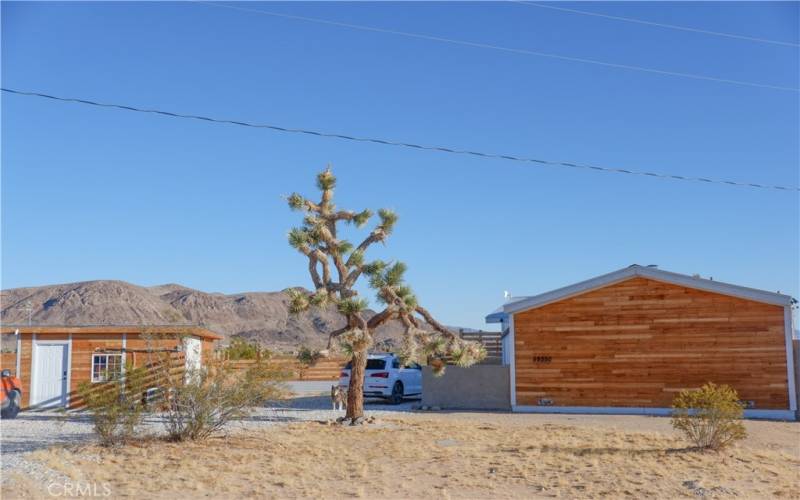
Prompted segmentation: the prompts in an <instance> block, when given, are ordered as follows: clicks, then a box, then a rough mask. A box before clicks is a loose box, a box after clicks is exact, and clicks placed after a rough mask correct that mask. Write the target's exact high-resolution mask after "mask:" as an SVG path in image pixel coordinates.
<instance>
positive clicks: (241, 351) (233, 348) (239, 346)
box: [225, 337, 272, 360]
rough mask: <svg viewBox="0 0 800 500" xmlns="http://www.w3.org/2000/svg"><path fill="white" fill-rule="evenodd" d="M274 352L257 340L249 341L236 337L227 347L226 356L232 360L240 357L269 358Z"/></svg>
mask: <svg viewBox="0 0 800 500" xmlns="http://www.w3.org/2000/svg"><path fill="white" fill-rule="evenodd" d="M271 356H272V353H271V352H270V351H269V350H267V349H264V348H262V347H261V346H260V345H258V344H257V343H255V342H248V341H247V340H245V339H242V338H238V337H234V338H233V339H231V343H230V345H229V346H228V347H227V348H225V358H227V359H230V360H238V359H269V358H270V357H271Z"/></svg>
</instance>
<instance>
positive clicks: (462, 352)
mask: <svg viewBox="0 0 800 500" xmlns="http://www.w3.org/2000/svg"><path fill="white" fill-rule="evenodd" d="M335 185H336V178H335V177H334V176H333V173H331V171H330V169H327V170H325V171H324V172H322V173H320V174H319V175H318V176H317V186H318V187H319V189H320V191H322V195H321V197H320V200H319V201H318V202H315V201H312V200H309V199H307V198H305V197H303V196H301V195H300V194H297V193H293V194H292V195H291V196H289V197H288V200H287V201H288V202H289V207H290V208H292V209H293V210H300V211H302V212H303V213H304V217H303V225H302V226H300V227H296V228H294V229H292V230H291V231H290V232H289V244H290V245H291V246H293V247H294V248H295V249H297V251H298V252H300V253H301V254H303V255H304V256H305V257H306V258H307V259H308V271H309V274H310V275H311V280H312V281H313V283H314V288H315V290H314V291H313V292H306V291H303V290H297V289H291V290H289V291H288V293H289V296H290V299H291V303H290V311H291V312H292V313H294V314H298V313H301V312H303V311H305V310H307V309H308V308H309V307H328V306H336V308H337V309H338V310H339V312H340V313H341V314H342V315H343V316H344V317H345V318H346V319H347V325H346V326H345V327H343V328H340V329H339V330H336V331H334V332H331V333H330V336H329V338H328V349H330V348H331V347H332V341H333V339H334V338H336V339H338V342H339V344H340V345H341V346H342V347H343V348H345V349H346V350H348V351H349V352H350V353H351V354H352V360H351V365H350V366H351V368H350V387H349V390H348V393H347V415H346V419H348V420H350V421H351V422H353V421H355V420H356V419H357V418H359V417H362V416H363V415H364V372H365V370H366V367H367V352H368V349H369V348H370V347H371V346H372V342H373V337H372V335H373V334H374V332H375V329H376V328H378V327H379V326H381V325H382V324H384V323H386V322H387V321H391V320H399V321H401V322H402V324H403V325H404V327H405V336H404V339H403V346H402V347H401V353H400V358H401V360H402V362H403V363H410V362H413V361H419V360H422V359H424V357H425V356H427V357H429V358H433V359H435V360H436V361H437V363H433V364H432V367H433V369H434V372H435V373H440V372H441V371H442V370H443V369H444V362H442V361H441V357H443V356H449V357H450V359H451V360H452V361H453V362H455V363H457V364H459V365H461V366H469V365H471V364H472V363H475V362H477V361H480V360H481V359H483V358H484V357H485V356H486V351H485V350H484V349H483V346H481V345H480V344H475V343H471V342H464V341H462V340H461V339H460V338H458V336H456V335H454V334H453V332H451V331H450V330H448V329H447V328H446V327H445V326H444V325H442V324H441V323H439V322H438V321H436V320H435V319H434V318H433V316H431V314H430V313H429V312H428V311H427V310H426V309H424V308H423V307H422V306H420V305H419V304H418V303H417V297H416V296H415V295H414V293H413V291H412V290H411V287H409V286H408V285H407V284H406V283H405V280H404V279H403V275H404V273H405V270H406V266H405V264H403V263H402V262H393V263H390V262H383V261H381V260H375V261H372V262H365V260H364V254H365V252H366V251H367V249H368V248H369V247H370V246H371V245H373V244H375V243H383V242H385V241H386V238H387V237H388V236H389V234H391V232H392V229H393V227H394V224H395V222H396V221H397V215H395V214H394V212H392V211H391V210H386V209H381V210H378V217H379V218H380V222H379V223H378V224H377V225H376V226H375V228H374V229H373V230H372V231H370V232H369V234H368V235H367V236H366V237H365V238H364V240H363V241H362V242H361V243H360V244H359V245H357V246H355V245H353V244H351V243H350V242H348V241H346V240H344V239H341V238H339V237H338V236H337V233H338V224H339V223H340V222H342V223H347V224H353V225H354V226H356V227H362V226H363V225H364V224H366V223H367V222H368V221H369V219H370V218H371V217H372V212H371V211H370V210H362V211H361V212H353V211H350V210H338V209H337V208H336V205H334V204H333V188H334V186H335ZM334 273H335V274H336V276H334ZM362 276H363V277H365V278H366V279H368V281H369V286H370V288H372V289H373V290H375V292H376V295H377V299H378V301H379V302H380V303H382V304H384V305H385V306H386V307H385V309H383V310H382V311H381V312H379V313H377V314H374V315H372V316H371V317H370V318H369V320H366V319H365V316H366V314H365V313H366V309H367V301H366V300H364V299H360V298H358V291H356V290H355V289H354V287H355V285H356V282H358V280H359V278H361V277H362ZM420 347H421V349H420Z"/></svg>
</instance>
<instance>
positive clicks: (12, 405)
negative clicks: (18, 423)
mask: <svg viewBox="0 0 800 500" xmlns="http://www.w3.org/2000/svg"><path fill="white" fill-rule="evenodd" d="M19 400H20V394H19V391H11V393H10V394H9V395H8V406H7V407H6V409H4V410H3V414H2V415H0V416H2V418H16V416H17V414H19Z"/></svg>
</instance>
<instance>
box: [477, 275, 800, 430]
mask: <svg viewBox="0 0 800 500" xmlns="http://www.w3.org/2000/svg"><path fill="white" fill-rule="evenodd" d="M795 302H796V301H795V300H794V299H792V298H791V297H789V296H787V295H782V294H780V293H773V292H767V291H763V290H756V289H753V288H747V287H743V286H737V285H731V284H727V283H721V282H718V281H714V280H712V279H704V278H700V277H699V276H687V275H683V274H677V273H672V272H667V271H663V270H660V269H658V268H656V267H652V266H646V267H645V266H638V265H633V266H630V267H627V268H624V269H620V270H618V271H615V272H612V273H609V274H605V275H602V276H598V277H596V278H592V279H590V280H587V281H583V282H580V283H576V284H574V285H570V286H567V287H564V288H559V289H557V290H553V291H550V292H547V293H543V294H541V295H536V296H533V297H523V298H518V299H515V300H513V301H510V302H508V303H506V304H504V305H503V306H502V307H500V308H499V309H498V310H496V311H494V312H493V313H492V314H490V315H488V316H487V317H486V321H487V322H489V323H501V327H502V330H503V335H504V336H503V361H504V364H506V365H508V366H509V379H510V388H509V389H510V399H511V401H510V403H511V404H510V406H511V408H512V409H513V410H514V411H520V412H542V413H545V412H559V413H633V414H659V415H663V414H668V413H669V407H670V405H671V402H672V399H673V398H674V396H675V395H676V393H678V392H679V391H681V390H683V389H686V388H696V387H700V386H701V385H703V384H704V383H706V382H714V383H717V384H728V385H730V386H731V387H733V388H734V389H736V390H737V391H738V393H739V396H740V398H741V400H742V401H743V402H744V404H745V405H746V410H745V415H746V416H748V417H755V418H776V419H790V420H794V419H795V411H796V410H797V392H796V387H795V376H794V373H795V372H794V363H795V360H794V359H793V350H792V331H793V316H792V306H793V304H794V303H795Z"/></svg>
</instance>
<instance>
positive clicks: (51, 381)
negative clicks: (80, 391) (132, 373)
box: [0, 325, 222, 409]
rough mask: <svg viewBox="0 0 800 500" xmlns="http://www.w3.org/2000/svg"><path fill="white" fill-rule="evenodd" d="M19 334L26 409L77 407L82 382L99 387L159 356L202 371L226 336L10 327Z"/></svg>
mask: <svg viewBox="0 0 800 500" xmlns="http://www.w3.org/2000/svg"><path fill="white" fill-rule="evenodd" d="M0 332H2V334H4V335H6V336H8V335H9V334H12V335H14V341H15V342H16V355H15V358H14V363H15V366H13V367H9V366H4V367H3V368H8V369H10V370H11V371H12V372H14V373H15V374H16V375H17V376H18V377H19V378H20V381H21V382H22V408H23V409H25V408H51V407H67V408H69V407H75V406H76V405H77V403H79V401H78V400H77V399H78V398H77V396H76V394H75V391H76V389H77V388H78V385H79V384H81V383H82V382H92V383H100V382H104V381H106V380H107V378H108V377H109V376H112V375H113V374H115V373H119V372H121V370H123V369H124V367H125V366H143V365H146V364H148V362H149V358H148V355H152V354H153V353H154V352H166V353H169V354H172V353H174V354H175V356H174V357H175V358H176V359H179V360H180V362H182V363H183V367H184V368H198V367H200V366H201V364H202V363H203V362H204V360H206V359H209V357H210V356H211V355H212V352H213V348H214V341H216V340H218V339H221V338H222V336H220V335H217V334H216V333H214V332H212V331H210V330H207V329H205V328H201V327H198V326H147V327H143V326H78V327H76V326H7V325H4V326H3V327H2V329H0Z"/></svg>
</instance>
